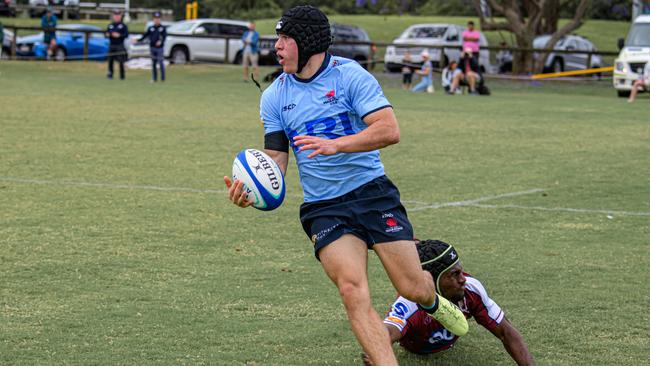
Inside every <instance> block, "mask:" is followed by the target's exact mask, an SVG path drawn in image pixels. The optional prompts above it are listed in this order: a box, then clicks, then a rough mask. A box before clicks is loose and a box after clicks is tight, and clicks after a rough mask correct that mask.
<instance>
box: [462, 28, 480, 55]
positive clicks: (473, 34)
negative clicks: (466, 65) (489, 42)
mask: <svg viewBox="0 0 650 366" xmlns="http://www.w3.org/2000/svg"><path fill="white" fill-rule="evenodd" d="M480 39H481V33H480V32H479V31H477V30H475V29H474V22H473V21H471V20H470V21H469V22H467V29H465V30H464V31H463V50H466V49H468V48H469V49H471V50H472V54H473V55H472V56H473V58H474V59H475V60H476V62H477V63H478V51H479V49H480V46H479V41H480Z"/></svg>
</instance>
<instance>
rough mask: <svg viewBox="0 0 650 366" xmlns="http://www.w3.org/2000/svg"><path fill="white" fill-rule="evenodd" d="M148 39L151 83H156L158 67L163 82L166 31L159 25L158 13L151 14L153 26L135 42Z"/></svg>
mask: <svg viewBox="0 0 650 366" xmlns="http://www.w3.org/2000/svg"><path fill="white" fill-rule="evenodd" d="M147 38H148V39H149V51H150V52H151V82H152V83H155V82H156V81H158V72H157V70H156V68H157V66H158V65H160V81H165V56H164V55H163V47H164V46H165V39H167V29H166V28H165V26H164V25H162V24H160V12H155V13H153V25H152V26H150V27H149V28H147V30H146V32H145V33H144V34H143V35H142V37H140V39H138V40H137V41H135V40H134V41H133V43H136V42H142V41H144V40H145V39H147Z"/></svg>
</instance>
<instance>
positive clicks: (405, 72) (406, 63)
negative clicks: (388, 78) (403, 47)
mask: <svg viewBox="0 0 650 366" xmlns="http://www.w3.org/2000/svg"><path fill="white" fill-rule="evenodd" d="M412 83H413V67H412V66H411V54H410V53H409V51H406V53H404V58H403V59H402V87H403V88H404V90H410V89H411V84H412Z"/></svg>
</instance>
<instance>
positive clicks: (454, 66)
mask: <svg viewBox="0 0 650 366" xmlns="http://www.w3.org/2000/svg"><path fill="white" fill-rule="evenodd" d="M462 78H463V72H462V71H460V70H459V69H458V62H456V61H455V60H453V61H451V62H450V63H449V65H448V66H447V67H445V68H444V69H443V70H442V87H443V89H445V92H446V93H447V94H449V95H454V94H456V92H457V91H458V84H459V83H460V80H461V79H462Z"/></svg>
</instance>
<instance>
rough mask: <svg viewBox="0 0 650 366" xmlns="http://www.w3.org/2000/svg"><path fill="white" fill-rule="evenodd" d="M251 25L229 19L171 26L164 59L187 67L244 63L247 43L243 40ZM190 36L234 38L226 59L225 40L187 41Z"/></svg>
mask: <svg viewBox="0 0 650 366" xmlns="http://www.w3.org/2000/svg"><path fill="white" fill-rule="evenodd" d="M247 29H248V22H245V21H241V20H228V19H194V20H186V21H181V22H177V23H174V24H172V25H171V26H170V27H169V28H167V34H168V36H167V41H166V42H165V49H164V55H165V57H167V58H169V59H170V61H171V62H173V63H176V64H184V63H186V62H190V61H220V62H227V63H241V59H242V48H243V45H244V43H243V42H242V40H241V36H242V35H243V34H244V32H245V31H246V30H247ZM191 35H198V36H201V35H205V36H232V37H236V38H235V39H229V40H228V41H229V43H228V55H226V39H223V38H208V37H205V38H203V37H188V36H191Z"/></svg>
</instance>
